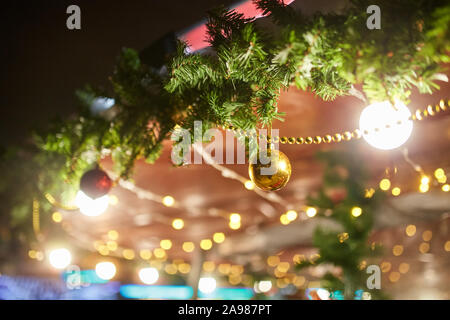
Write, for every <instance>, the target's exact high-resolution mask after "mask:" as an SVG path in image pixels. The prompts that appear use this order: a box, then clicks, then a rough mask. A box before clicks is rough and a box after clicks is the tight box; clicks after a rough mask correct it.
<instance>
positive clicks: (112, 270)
mask: <svg viewBox="0 0 450 320" xmlns="http://www.w3.org/2000/svg"><path fill="white" fill-rule="evenodd" d="M95 273H96V274H97V276H98V277H99V278H100V279H103V280H111V279H112V278H114V276H115V275H116V266H115V265H114V263H112V262H108V261H105V262H99V263H97V265H96V266H95Z"/></svg>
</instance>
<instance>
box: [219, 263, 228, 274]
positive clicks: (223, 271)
mask: <svg viewBox="0 0 450 320" xmlns="http://www.w3.org/2000/svg"><path fill="white" fill-rule="evenodd" d="M217 270H219V272H220V273H221V274H228V273H230V270H231V265H230V264H229V263H221V264H219V266H218V267H217Z"/></svg>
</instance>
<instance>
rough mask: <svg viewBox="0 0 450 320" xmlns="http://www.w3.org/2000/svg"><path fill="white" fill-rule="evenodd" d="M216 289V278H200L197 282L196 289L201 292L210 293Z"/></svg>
mask: <svg viewBox="0 0 450 320" xmlns="http://www.w3.org/2000/svg"><path fill="white" fill-rule="evenodd" d="M215 289H216V279H214V278H210V277H207V278H200V281H199V282H198V290H200V291H201V292H203V293H211V292H213V291H214V290H215Z"/></svg>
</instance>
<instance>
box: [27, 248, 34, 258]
mask: <svg viewBox="0 0 450 320" xmlns="http://www.w3.org/2000/svg"><path fill="white" fill-rule="evenodd" d="M28 256H29V257H30V258H31V259H36V250H28Z"/></svg>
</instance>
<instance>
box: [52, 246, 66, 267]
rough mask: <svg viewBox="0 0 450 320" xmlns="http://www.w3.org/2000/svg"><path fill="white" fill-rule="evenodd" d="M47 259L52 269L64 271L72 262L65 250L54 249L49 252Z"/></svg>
mask: <svg viewBox="0 0 450 320" xmlns="http://www.w3.org/2000/svg"><path fill="white" fill-rule="evenodd" d="M48 259H49V261H50V264H51V265H52V267H53V268H56V269H64V268H65V267H67V266H68V265H69V264H70V262H71V261H72V255H71V254H70V251H69V250H67V249H64V248H62V249H55V250H52V251H51V252H50V255H49V257H48Z"/></svg>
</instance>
